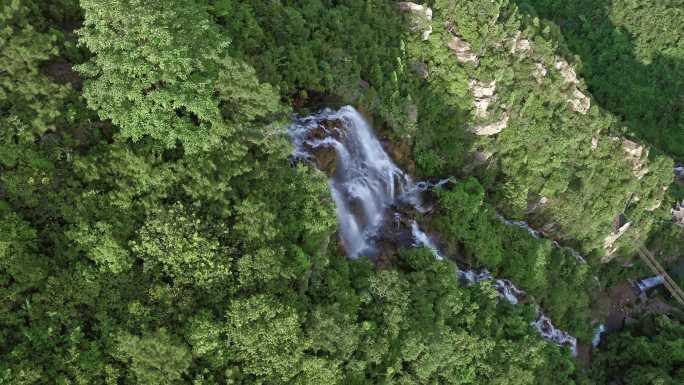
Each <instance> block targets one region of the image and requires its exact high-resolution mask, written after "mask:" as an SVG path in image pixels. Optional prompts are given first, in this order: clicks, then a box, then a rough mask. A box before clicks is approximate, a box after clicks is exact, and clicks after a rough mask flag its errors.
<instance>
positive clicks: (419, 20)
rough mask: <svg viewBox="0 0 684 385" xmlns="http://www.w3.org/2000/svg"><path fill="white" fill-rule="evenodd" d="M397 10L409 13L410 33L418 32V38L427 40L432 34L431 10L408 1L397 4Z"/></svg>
mask: <svg viewBox="0 0 684 385" xmlns="http://www.w3.org/2000/svg"><path fill="white" fill-rule="evenodd" d="M399 9H400V10H401V11H404V12H410V13H411V31H413V32H420V38H421V39H423V40H427V39H429V38H430V34H432V9H431V8H430V7H426V6H424V5H420V4H416V3H412V2H410V1H401V2H399Z"/></svg>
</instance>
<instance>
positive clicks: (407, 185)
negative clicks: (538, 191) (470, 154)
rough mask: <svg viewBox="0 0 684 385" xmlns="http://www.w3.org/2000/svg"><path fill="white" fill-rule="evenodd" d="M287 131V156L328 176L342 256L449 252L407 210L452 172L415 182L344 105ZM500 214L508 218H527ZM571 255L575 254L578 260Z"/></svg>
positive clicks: (570, 340)
mask: <svg viewBox="0 0 684 385" xmlns="http://www.w3.org/2000/svg"><path fill="white" fill-rule="evenodd" d="M288 133H289V135H290V138H291V139H292V142H293V144H294V153H293V158H294V159H295V160H304V161H307V162H310V163H312V164H314V165H315V166H316V167H318V168H319V169H321V170H322V171H323V172H325V173H326V174H327V175H328V177H329V186H330V192H331V195H332V198H333V201H334V203H335V207H336V214H337V220H338V233H339V237H340V241H341V244H342V246H343V247H344V249H345V251H346V253H347V255H348V256H349V258H359V257H371V258H377V257H380V256H386V254H387V253H393V252H396V251H398V250H400V249H401V248H405V247H426V248H428V249H429V250H431V252H432V253H433V255H434V257H435V258H437V259H439V260H442V259H449V258H448V256H443V255H442V253H441V251H440V248H439V246H438V245H437V244H436V242H435V241H434V239H433V237H432V236H430V235H429V234H427V233H426V232H425V231H424V230H423V229H422V227H421V224H420V222H419V218H418V217H417V216H416V215H414V214H426V213H428V212H429V211H431V210H432V209H433V207H431V206H432V204H433V203H432V202H429V203H428V202H426V201H425V199H424V197H423V193H424V192H426V191H429V190H431V189H437V188H448V185H449V184H451V183H458V182H456V181H454V180H453V179H452V178H448V179H443V180H440V181H438V182H436V183H432V182H428V181H419V182H415V181H414V180H413V178H412V177H411V176H410V175H408V174H407V173H405V172H404V171H403V170H401V169H400V168H399V167H397V165H396V164H395V163H394V162H393V161H392V159H391V158H390V157H389V155H388V154H387V152H386V151H385V150H384V149H383V147H382V145H381V144H380V141H379V140H378V138H377V137H376V135H375V133H374V132H373V129H372V127H371V126H370V125H369V123H368V122H367V121H366V119H364V117H363V116H362V115H361V113H359V112H358V111H357V110H356V109H354V108H353V107H351V106H344V107H342V108H340V109H339V110H332V109H324V110H322V111H321V112H319V113H317V114H313V115H309V116H305V117H300V116H297V117H295V122H294V123H293V124H292V125H291V126H290V127H289V129H288ZM502 220H503V221H504V222H505V223H507V224H510V225H514V226H527V225H526V224H524V223H519V222H515V221H508V220H505V219H502ZM527 228H528V229H529V227H527ZM529 231H531V232H533V230H532V229H529ZM532 235H535V234H532ZM535 236H536V235H535ZM577 255H578V262H582V263H583V262H584V261H583V259H582V257H580V256H579V254H577ZM454 269H455V270H454V272H455V276H456V277H457V278H458V279H459V280H460V281H461V282H462V283H463V284H464V285H471V284H479V283H481V282H484V281H493V283H492V287H493V288H494V289H496V291H497V292H498V293H499V295H500V296H501V297H502V298H504V299H505V300H506V301H508V302H509V303H511V304H513V305H516V304H518V303H519V301H520V299H521V298H522V297H524V296H525V292H524V291H523V290H520V289H519V288H517V287H516V286H515V285H514V284H513V283H512V282H511V281H510V280H508V279H501V278H495V277H493V276H492V274H491V273H490V272H488V271H487V270H486V269H479V270H477V269H464V268H459V267H458V266H456V265H454ZM537 313H538V314H537V317H536V320H535V321H533V322H532V325H533V326H534V328H535V329H536V330H537V331H538V333H539V334H540V335H541V336H542V337H543V338H544V339H546V340H548V341H551V342H553V343H556V344H558V345H567V346H569V347H570V349H571V351H572V353H573V355H575V354H577V339H576V338H575V337H573V336H571V335H570V334H568V333H567V332H565V331H562V330H560V329H557V328H556V327H554V325H553V323H552V321H551V320H550V319H549V318H548V317H547V316H546V315H544V313H543V311H542V310H541V309H538V311H537Z"/></svg>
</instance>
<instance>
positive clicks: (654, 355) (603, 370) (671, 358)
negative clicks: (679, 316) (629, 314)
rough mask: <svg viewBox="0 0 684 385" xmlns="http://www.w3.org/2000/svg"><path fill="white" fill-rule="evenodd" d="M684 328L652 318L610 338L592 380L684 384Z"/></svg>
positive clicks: (663, 319) (665, 320) (605, 344)
mask: <svg viewBox="0 0 684 385" xmlns="http://www.w3.org/2000/svg"><path fill="white" fill-rule="evenodd" d="M682 333H684V324H682V323H681V322H678V321H676V320H674V319H669V318H668V317H666V316H651V317H648V318H645V319H643V320H642V321H640V322H639V323H638V324H636V325H632V326H630V327H629V328H628V329H627V330H624V331H621V332H619V333H615V334H608V336H607V341H606V342H605V343H603V345H602V346H601V350H600V351H599V353H598V354H597V355H596V363H595V367H594V369H593V370H592V377H593V378H594V379H595V380H596V381H597V382H599V383H609V382H613V381H620V382H623V383H629V384H635V385H640V384H644V385H645V384H663V385H668V384H680V383H681V382H682V381H683V380H684V372H682V362H684V339H682Z"/></svg>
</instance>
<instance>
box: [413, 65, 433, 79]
mask: <svg viewBox="0 0 684 385" xmlns="http://www.w3.org/2000/svg"><path fill="white" fill-rule="evenodd" d="M411 69H412V70H413V72H415V73H416V75H418V77H419V78H421V79H427V78H428V75H430V72H429V70H428V66H427V64H425V63H424V62H422V61H419V62H415V63H413V64H412V65H411Z"/></svg>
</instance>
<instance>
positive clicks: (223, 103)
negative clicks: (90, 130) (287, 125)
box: [78, 0, 280, 153]
mask: <svg viewBox="0 0 684 385" xmlns="http://www.w3.org/2000/svg"><path fill="white" fill-rule="evenodd" d="M81 5H82V7H83V8H84V10H85V22H84V27H83V29H82V30H81V32H80V35H81V39H80V40H81V42H82V43H83V44H84V45H85V46H86V47H87V48H88V49H89V50H90V51H91V52H92V53H93V54H94V56H93V57H92V59H91V60H90V61H89V62H88V63H85V64H83V65H82V66H79V67H78V68H79V70H80V71H81V72H82V73H83V74H84V75H85V76H88V77H89V78H90V80H89V81H87V82H86V85H85V89H84V96H85V98H86V99H87V100H88V103H89V106H90V107H91V108H93V109H95V110H96V111H98V113H99V114H100V116H101V117H102V119H111V120H112V122H113V123H114V124H116V125H118V126H119V127H121V136H122V137H123V138H130V139H133V140H134V141H138V140H140V139H141V138H142V137H143V136H146V135H149V136H151V137H152V138H154V139H156V140H158V141H159V142H160V143H161V144H162V145H163V146H164V147H166V148H174V147H175V146H176V145H177V144H178V143H180V144H182V145H183V148H184V149H185V151H187V152H188V153H193V152H197V151H203V150H208V149H211V148H216V147H218V146H219V145H220V144H221V143H224V142H223V140H224V139H226V138H232V139H230V140H236V138H235V135H236V134H238V133H240V134H242V135H248V136H251V137H259V136H262V135H263V132H262V133H260V132H258V131H257V132H248V130H251V129H253V126H252V123H253V120H254V119H256V118H259V117H266V116H269V115H271V114H273V113H275V112H277V111H279V109H280V107H279V106H278V101H277V98H276V96H275V93H274V92H273V90H272V89H271V87H270V86H268V85H265V84H260V83H259V82H258V81H257V79H256V76H255V75H254V72H253V70H251V69H250V68H249V67H247V66H246V65H245V64H243V63H240V62H239V61H236V60H234V59H232V58H231V57H229V56H228V55H227V51H226V48H227V47H228V43H227V40H226V39H224V38H223V37H222V36H221V35H219V33H218V29H217V27H216V25H215V24H214V23H213V22H212V21H211V19H210V18H209V15H208V14H207V12H206V7H207V3H206V2H205V1H201V2H199V3H198V2H196V1H191V0H177V1H174V3H173V6H169V4H168V3H167V2H165V1H161V0H154V1H143V0H132V1H124V0H117V1H108V2H105V3H103V2H101V1H94V0H85V1H82V2H81ZM228 147H229V148H230V149H231V150H229V151H241V152H244V151H245V150H244V146H240V145H238V144H237V143H231V144H228Z"/></svg>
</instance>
